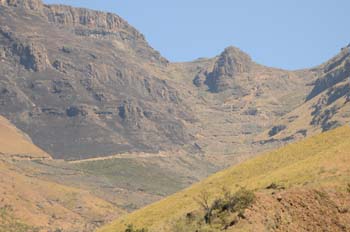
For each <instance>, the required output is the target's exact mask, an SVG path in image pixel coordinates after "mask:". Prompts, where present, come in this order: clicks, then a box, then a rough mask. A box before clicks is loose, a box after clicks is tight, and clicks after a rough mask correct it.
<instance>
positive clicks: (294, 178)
mask: <svg viewBox="0 0 350 232" xmlns="http://www.w3.org/2000/svg"><path fill="white" fill-rule="evenodd" d="M349 135H350V127H349V126H344V127H341V128H338V129H335V130H332V131H329V132H326V133H323V134H319V135H317V136H314V137H311V138H309V139H306V140H304V141H301V142H298V143H295V144H291V145H288V146H285V147H283V148H280V149H277V150H275V151H272V152H269V153H267V154H264V155H261V156H258V157H256V158H254V159H251V160H249V161H246V162H244V163H241V164H239V165H237V166H234V167H232V168H229V169H227V170H224V171H221V172H219V173H217V174H215V175H213V176H211V177H209V178H207V179H205V180H204V181H202V182H200V183H198V184H195V185H194V186H192V187H190V188H188V189H186V190H184V191H182V192H179V193H177V194H174V195H172V196H170V197H168V198H166V199H164V200H161V201H159V202H157V203H155V204H152V205H150V206H147V207H145V208H143V209H141V210H138V211H136V212H134V213H131V214H129V215H126V216H124V217H122V218H121V219H119V220H117V221H115V222H114V223H112V224H110V225H108V226H106V227H104V228H102V229H100V230H99V231H100V232H112V231H113V232H115V231H124V230H125V227H126V225H128V224H133V225H134V226H136V227H139V228H147V229H149V230H150V231H171V228H172V227H171V226H172V224H173V223H174V222H175V221H177V220H179V218H181V217H183V216H184V215H186V214H188V213H189V212H193V211H196V210H199V209H200V206H199V204H198V202H197V201H196V200H194V199H196V198H198V196H199V195H200V193H201V192H203V191H206V192H207V193H208V195H209V196H210V199H211V200H213V199H215V198H217V197H219V196H220V195H221V194H222V189H223V187H224V188H226V189H228V190H229V191H232V192H235V191H237V190H239V189H240V188H241V187H245V188H247V189H249V190H253V191H254V192H255V193H256V195H257V199H258V200H257V202H256V203H255V204H254V206H253V208H254V207H258V206H256V205H259V204H260V206H261V207H260V208H259V207H258V209H260V210H262V209H263V210H264V211H266V210H267V208H268V205H269V206H271V205H272V206H273V205H274V204H271V203H268V202H269V200H266V201H264V200H262V199H270V198H271V196H270V195H266V194H267V193H266V191H267V190H266V188H267V186H270V185H271V184H272V183H276V184H277V185H278V186H283V189H284V190H281V192H279V193H278V194H280V195H282V196H285V198H286V199H289V200H291V202H292V203H291V204H293V202H299V203H300V204H302V203H303V202H304V198H305V197H307V196H313V195H315V198H312V199H316V198H317V197H316V195H317V196H318V195H320V196H321V195H322V196H330V197H328V198H327V199H333V200H334V199H338V198H339V199H343V200H344V202H341V203H339V204H341V205H344V207H349V208H346V209H344V210H338V211H339V212H343V214H342V215H344V216H346V218H349V217H347V216H349V215H348V211H349V210H348V209H350V199H349V194H347V193H346V188H347V186H348V184H349V183H350V165H349V163H350V136H349ZM276 191H277V190H276ZM315 191H316V192H315ZM317 191H320V194H317ZM293 192H294V194H293ZM295 192H296V193H299V195H297V194H295ZM274 194H275V193H274ZM339 194H340V196H341V197H340V196H339ZM344 194H345V195H344ZM295 196H299V198H297V199H294V198H295ZM293 199H294V200H293ZM312 199H311V200H310V201H305V202H306V203H305V207H306V206H307V203H309V204H310V206H312V205H314V202H313V200H312ZM328 201H331V200H328ZM328 201H323V202H328ZM276 202H277V201H276ZM331 202H332V204H330V205H333V206H334V204H336V203H335V201H331ZM266 203H267V205H266ZM333 203H334V204H333ZM319 205H320V209H319V210H322V211H319V210H317V209H315V213H316V214H315V215H314V219H315V218H318V219H322V220H320V221H321V222H322V221H325V222H324V224H326V220H325V219H323V218H322V217H321V215H320V214H321V212H328V211H327V210H330V212H333V211H332V207H333V206H332V207H330V206H329V205H327V204H326V205H324V204H323V203H322V204H319ZM322 207H323V208H322ZM334 207H335V206H334ZM334 207H333V208H334ZM293 210H294V211H295V210H296V209H291V213H290V215H292V216H290V215H289V214H288V215H289V216H290V217H291V218H292V219H294V218H293V215H300V214H296V213H293V212H294V211H293ZM271 211H272V212H273V213H275V211H274V208H272V209H271ZM338 211H337V213H334V215H335V216H336V218H335V219H337V220H342V216H338ZM250 212H252V211H251V210H250ZM295 212H297V211H295ZM258 213H259V211H256V212H255V213H251V214H253V216H252V215H251V218H253V219H254V218H256V217H257V216H256V215H257V214H258ZM270 213H271V212H270ZM317 213H318V215H317ZM330 214H331V213H330ZM248 215H249V212H248ZM254 215H255V217H254ZM268 215H269V214H268V213H266V215H265V216H266V217H267V216H268ZM317 216H318V217H317ZM295 217H296V216H295ZM309 217H310V215H307V216H305V218H304V219H308V218H309ZM304 219H300V223H301V222H302V220H304ZM309 219H310V218H309ZM335 219H334V220H333V221H335ZM310 220H312V218H311V219H310ZM344 220H346V219H344ZM337 223H338V221H337ZM343 223H344V224H345V227H344V228H345V230H343V231H346V229H347V228H349V227H346V226H349V225H350V222H349V221H345V222H343ZM347 223H348V224H347ZM248 224H249V223H246V225H248ZM310 224H311V223H310ZM321 224H322V223H321ZM338 224H340V222H339V223H338ZM239 225H241V227H235V229H237V230H239V228H243V231H247V230H244V228H248V227H244V226H243V225H244V223H243V224H242V223H240V224H238V225H237V226H239ZM250 225H254V221H253V222H251V223H250ZM300 225H301V224H300ZM343 226H344V225H343ZM288 228H290V227H288ZM209 231H210V230H209ZM248 231H249V230H248ZM296 231H297V230H296ZM335 231H338V230H335ZM339 231H342V230H339Z"/></svg>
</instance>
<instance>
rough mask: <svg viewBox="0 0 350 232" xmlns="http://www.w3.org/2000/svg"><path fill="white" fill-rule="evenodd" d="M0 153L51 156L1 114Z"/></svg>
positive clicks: (39, 156)
mask: <svg viewBox="0 0 350 232" xmlns="http://www.w3.org/2000/svg"><path fill="white" fill-rule="evenodd" d="M0 153H2V154H5V155H12V156H13V155H16V156H23V157H33V158H49V157H50V156H49V155H48V154H47V153H46V152H44V151H43V150H41V149H40V148H39V147H37V146H35V145H34V144H33V143H32V142H31V141H30V139H29V138H28V137H26V135H25V134H24V133H23V132H21V131H20V130H18V129H17V128H16V127H15V126H13V125H12V124H11V123H10V122H9V121H8V120H7V119H5V118H4V117H2V116H0Z"/></svg>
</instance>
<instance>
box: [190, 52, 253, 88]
mask: <svg viewBox="0 0 350 232" xmlns="http://www.w3.org/2000/svg"><path fill="white" fill-rule="evenodd" d="M252 66H253V62H252V60H251V58H250V56H249V55H247V54H246V53H244V52H242V51H241V50H239V49H238V48H235V47H228V48H226V49H225V50H224V51H223V52H222V53H221V54H220V56H219V57H218V58H217V60H216V62H215V65H214V67H213V69H212V70H210V71H206V72H205V73H203V72H201V73H199V74H198V75H197V76H196V78H195V79H194V84H195V85H196V86H201V85H202V84H203V83H205V84H206V85H207V86H208V88H209V90H210V91H211V92H215V93H218V92H222V91H225V90H227V89H230V88H234V82H235V78H236V77H237V76H240V75H242V74H244V73H249V72H250V70H251V68H252ZM204 77H205V80H204Z"/></svg>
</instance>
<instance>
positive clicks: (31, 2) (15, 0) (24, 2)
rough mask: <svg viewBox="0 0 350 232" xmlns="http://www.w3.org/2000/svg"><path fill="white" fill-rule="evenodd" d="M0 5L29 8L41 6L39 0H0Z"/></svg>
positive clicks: (36, 8)
mask: <svg viewBox="0 0 350 232" xmlns="http://www.w3.org/2000/svg"><path fill="white" fill-rule="evenodd" d="M0 5H3V6H10V7H20V8H25V9H30V10H41V9H42V8H43V3H42V1H41V0H0Z"/></svg>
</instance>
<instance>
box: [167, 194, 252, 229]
mask: <svg viewBox="0 0 350 232" xmlns="http://www.w3.org/2000/svg"><path fill="white" fill-rule="evenodd" d="M209 199H210V197H209V194H208V192H205V191H204V192H201V193H200V195H199V197H198V198H197V199H196V201H197V202H198V203H199V205H200V206H201V208H202V211H200V212H198V213H196V212H190V213H187V214H186V217H185V218H180V219H179V220H178V221H177V222H176V223H175V224H174V226H173V228H172V231H177V232H186V231H189V228H191V229H190V230H191V231H192V230H193V231H206V230H209V229H227V228H228V227H229V226H232V225H234V224H236V223H237V221H238V220H239V218H244V211H245V209H247V208H248V207H250V206H251V205H252V204H253V203H254V201H255V194H254V192H253V191H250V190H247V189H244V188H241V189H240V190H238V191H237V192H235V193H231V192H229V191H228V190H226V189H223V194H222V196H220V197H218V198H216V199H214V200H213V202H212V203H211V204H209Z"/></svg>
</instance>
